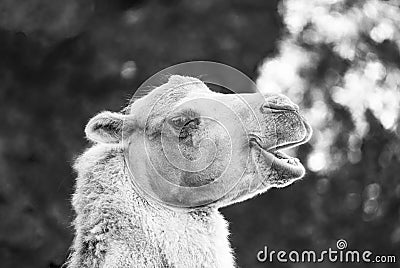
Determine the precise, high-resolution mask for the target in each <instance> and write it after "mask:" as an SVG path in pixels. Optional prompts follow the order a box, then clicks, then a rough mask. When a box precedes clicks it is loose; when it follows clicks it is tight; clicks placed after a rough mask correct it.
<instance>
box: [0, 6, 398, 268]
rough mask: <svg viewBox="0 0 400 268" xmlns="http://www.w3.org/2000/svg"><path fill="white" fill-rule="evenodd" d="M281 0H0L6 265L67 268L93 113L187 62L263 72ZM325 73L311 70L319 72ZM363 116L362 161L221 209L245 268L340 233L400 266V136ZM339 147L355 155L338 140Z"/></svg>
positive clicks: (341, 118)
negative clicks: (78, 174) (77, 169)
mask: <svg viewBox="0 0 400 268" xmlns="http://www.w3.org/2000/svg"><path fill="white" fill-rule="evenodd" d="M277 5H278V1H275V0H268V1H264V0H250V1H239V0H235V1H228V0H221V1H211V0H195V1H180V0H172V1H167V0H151V1H127V0H125V1H123V0H118V1H106V0H94V1H88V0H68V1H45V0H32V1H25V2H22V1H12V0H3V1H1V2H0V115H1V117H0V118H1V127H0V266H1V267H21V268H23V267H60V266H61V265H62V264H63V262H64V261H65V260H66V257H67V256H68V248H69V246H70V244H71V242H72V238H73V229H72V228H71V225H70V224H71V221H72V219H73V211H72V209H71V205H70V198H71V194H72V192H73V185H74V179H75V174H74V173H73V171H72V169H71V164H72V163H73V159H74V158H75V157H76V156H77V155H78V154H80V153H81V152H83V150H84V149H85V148H86V147H87V146H88V143H87V141H86V140H85V138H84V133H83V129H84V126H85V124H86V122H87V121H88V120H89V118H90V117H92V116H93V115H94V114H96V113H97V112H99V111H101V110H114V111H118V110H120V109H122V108H123V107H124V106H125V105H126V104H127V103H128V100H129V98H130V97H131V96H132V94H133V93H134V91H135V89H136V88H137V87H138V86H139V85H140V84H141V83H142V82H144V81H145V80H146V79H147V78H148V77H150V76H151V75H153V74H154V73H156V72H158V71H160V70H161V69H163V68H165V67H168V66H171V65H173V64H176V63H180V62H184V61H191V60H211V61H217V62H221V63H224V64H228V65H230V66H232V67H235V68H237V69H239V70H240V71H242V72H244V73H245V74H246V75H248V76H249V77H250V78H252V79H256V78H257V77H258V68H259V66H260V65H261V63H262V62H263V60H264V59H265V58H266V57H271V56H273V55H274V54H276V52H277V51H276V50H277V41H278V40H279V39H280V38H281V37H282V35H284V34H285V29H284V27H283V23H282V18H281V17H280V16H279V13H278V12H277ZM380 49H381V50H382V51H385V48H380ZM320 53H321V54H323V55H325V56H326V57H325V58H326V59H327V60H326V61H321V66H324V65H325V66H326V65H329V66H331V65H334V67H335V68H337V69H340V68H345V67H343V66H346V62H345V63H343V62H341V61H340V62H338V60H336V61H335V59H334V58H332V57H331V55H330V54H329V53H330V51H329V49H325V50H324V49H321V50H320ZM391 60H393V57H391ZM395 63H396V64H399V62H398V61H397V62H396V59H395ZM319 70H320V72H314V73H312V74H309V75H312V76H313V77H314V80H318V78H322V77H324V73H323V69H319ZM313 82H314V83H317V82H318V81H313ZM329 105H330V106H332V107H334V109H333V110H334V113H335V114H334V117H333V118H332V120H333V121H336V122H341V124H340V127H342V128H343V133H346V131H350V130H351V129H352V128H353V125H352V123H351V118H350V115H349V113H348V112H346V110H345V109H343V108H342V107H340V106H338V105H336V104H334V103H330V104H329ZM366 118H367V121H368V124H369V131H368V132H367V134H366V135H365V137H364V138H363V140H362V145H361V154H362V155H361V161H359V162H357V163H354V164H353V163H350V162H348V163H347V162H346V163H345V164H344V165H343V166H342V167H341V168H340V169H337V170H335V171H333V172H329V173H323V172H322V173H320V172H318V173H314V172H311V171H309V172H308V174H307V175H306V177H305V178H304V179H303V180H302V181H301V182H299V183H296V184H295V185H293V186H291V187H288V188H285V189H279V190H271V191H269V192H268V193H267V194H264V195H263V196H259V197H257V198H255V199H253V200H251V201H247V202H244V203H241V204H237V205H235V206H232V207H229V208H226V209H223V211H222V212H223V214H224V215H225V216H226V218H227V219H228V220H229V221H230V222H231V225H230V229H231V232H232V235H231V241H232V246H233V248H234V250H235V252H236V256H237V262H238V264H239V266H240V267H310V266H312V265H311V264H278V263H273V264H265V263H259V262H258V261H257V259H256V254H257V252H258V251H259V250H262V249H263V248H264V246H265V245H267V246H268V247H269V248H272V249H274V250H279V249H284V250H288V251H289V250H296V249H297V250H306V249H314V250H317V251H319V250H325V249H327V248H329V247H332V248H335V247H336V241H337V240H338V239H341V238H343V239H346V240H347V241H348V243H349V248H351V249H359V250H371V251H373V252H374V253H375V254H390V255H396V256H397V259H398V261H400V255H399V253H400V175H399V174H400V165H399V162H400V142H399V134H398V132H397V133H395V132H390V131H388V130H386V129H385V128H383V127H382V125H381V124H380V122H379V120H377V119H376V118H375V117H374V115H373V113H371V112H369V111H367V112H366ZM335 146H336V147H335V148H336V149H337V150H341V151H342V152H346V150H348V148H347V144H346V143H345V142H343V140H340V139H337V140H335ZM311 150H312V144H309V145H305V146H302V148H301V149H300V150H299V152H298V155H299V158H301V159H302V160H305V159H306V158H307V155H308V153H309V152H310V151H311ZM366 208H368V209H366ZM397 265H398V264H397ZM316 267H326V268H329V267H364V265H358V266H357V265H355V264H340V263H323V264H318V265H316ZM368 267H392V266H390V265H386V266H385V265H378V264H370V265H368ZM393 267H395V266H393ZM397 267H398V266H397Z"/></svg>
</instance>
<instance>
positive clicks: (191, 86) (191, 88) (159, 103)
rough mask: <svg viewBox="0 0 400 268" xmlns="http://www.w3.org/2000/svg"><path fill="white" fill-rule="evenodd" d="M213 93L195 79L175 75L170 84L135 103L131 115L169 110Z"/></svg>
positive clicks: (160, 87)
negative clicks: (139, 112)
mask: <svg viewBox="0 0 400 268" xmlns="http://www.w3.org/2000/svg"><path fill="white" fill-rule="evenodd" d="M212 94H213V92H212V91H211V90H210V89H209V88H208V87H207V86H206V84H205V83H203V82H202V81H201V80H199V79H197V78H193V77H187V76H178V75H173V76H171V77H170V78H169V80H168V82H167V83H165V84H163V85H161V86H159V87H157V88H155V89H153V90H152V91H151V92H150V93H148V94H147V95H146V96H144V97H142V98H141V99H139V100H137V101H135V102H134V103H133V104H132V106H131V113H135V112H138V111H142V110H148V109H149V108H151V109H157V110H164V109H169V108H171V107H173V106H175V105H177V104H178V103H180V102H181V101H182V100H183V99H187V98H196V97H200V96H209V95H212Z"/></svg>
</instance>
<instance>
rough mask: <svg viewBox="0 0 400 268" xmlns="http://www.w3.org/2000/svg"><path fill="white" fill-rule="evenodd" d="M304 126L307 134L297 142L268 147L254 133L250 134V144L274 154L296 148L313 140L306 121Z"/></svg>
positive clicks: (310, 129)
mask: <svg viewBox="0 0 400 268" xmlns="http://www.w3.org/2000/svg"><path fill="white" fill-rule="evenodd" d="M303 125H304V128H305V130H306V133H305V135H304V137H303V138H302V139H299V140H297V141H288V142H285V141H284V142H281V143H279V144H274V145H268V144H265V143H264V142H263V141H262V138H261V137H260V136H258V135H257V134H254V133H250V134H249V136H250V142H253V143H255V144H257V146H258V147H260V148H261V149H263V150H265V151H268V152H274V151H278V150H282V149H287V148H291V147H296V146H299V145H301V144H304V143H306V142H307V141H309V140H310V138H311V135H312V128H311V126H310V125H309V124H308V123H307V122H306V121H304V120H303Z"/></svg>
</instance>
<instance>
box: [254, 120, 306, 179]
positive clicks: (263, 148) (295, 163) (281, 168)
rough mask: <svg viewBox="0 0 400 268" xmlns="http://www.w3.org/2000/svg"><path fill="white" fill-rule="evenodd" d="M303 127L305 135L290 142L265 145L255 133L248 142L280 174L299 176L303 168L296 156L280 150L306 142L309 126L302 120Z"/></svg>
mask: <svg viewBox="0 0 400 268" xmlns="http://www.w3.org/2000/svg"><path fill="white" fill-rule="evenodd" d="M303 125H304V128H305V130H306V131H305V135H304V137H303V138H302V139H299V140H297V141H291V142H282V143H280V144H276V145H274V146H267V145H266V144H264V143H263V142H262V139H261V138H259V137H258V136H256V135H252V136H251V138H250V143H251V145H253V146H254V147H256V148H257V149H258V150H260V152H261V154H262V156H263V157H264V160H265V161H267V162H268V163H271V167H272V168H273V169H275V170H276V171H277V172H279V173H280V174H281V175H282V176H285V177H291V178H300V177H302V176H304V174H305V169H304V166H303V165H302V163H301V162H300V160H299V159H298V158H295V157H292V156H289V155H287V154H285V153H283V152H282V151H281V150H283V149H287V148H292V147H297V146H299V145H301V144H303V143H306V142H307V141H308V140H309V139H310V137H311V133H312V132H311V127H310V126H309V125H308V124H307V123H306V122H303Z"/></svg>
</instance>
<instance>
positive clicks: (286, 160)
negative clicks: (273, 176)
mask: <svg viewBox="0 0 400 268" xmlns="http://www.w3.org/2000/svg"><path fill="white" fill-rule="evenodd" d="M259 149H260V151H261V153H262V154H263V156H264V157H265V158H268V159H270V160H272V162H271V163H272V166H271V167H272V168H273V169H275V170H276V171H278V172H279V173H281V174H282V175H286V176H290V177H293V178H298V177H302V176H303V175H304V173H305V170H304V167H303V165H302V164H301V162H300V160H299V159H297V158H295V157H291V156H289V155H287V154H285V153H283V152H281V151H267V150H264V149H262V148H259Z"/></svg>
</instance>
